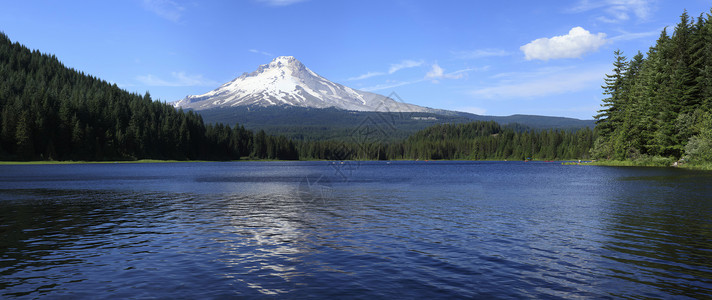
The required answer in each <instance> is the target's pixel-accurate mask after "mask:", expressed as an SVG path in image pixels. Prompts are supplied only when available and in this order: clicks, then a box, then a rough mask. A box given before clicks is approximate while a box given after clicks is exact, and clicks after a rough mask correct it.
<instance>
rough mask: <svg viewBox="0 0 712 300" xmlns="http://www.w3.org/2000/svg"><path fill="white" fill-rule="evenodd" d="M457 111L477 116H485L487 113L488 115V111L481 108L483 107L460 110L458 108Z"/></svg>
mask: <svg viewBox="0 0 712 300" xmlns="http://www.w3.org/2000/svg"><path fill="white" fill-rule="evenodd" d="M455 110H457V111H464V112H468V113H471V114H476V115H484V114H485V113H487V110H486V109H484V108H481V107H475V106H466V107H460V108H456V109H455Z"/></svg>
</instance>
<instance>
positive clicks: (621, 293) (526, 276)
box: [0, 162, 712, 299]
mask: <svg viewBox="0 0 712 300" xmlns="http://www.w3.org/2000/svg"><path fill="white" fill-rule="evenodd" d="M16 296H19V297H25V298H44V297H49V298H63V297H66V298H146V297H156V298H192V299H206V298H231V297H271V296H273V297H277V298H284V297H288V298H303V297H320V298H334V299H338V298H348V297H359V298H373V297H375V298H399V297H400V298H433V297H439V298H443V297H459V298H462V297H476V298H577V297H583V298H609V297H610V298H619V297H622V298H648V297H650V298H688V297H689V298H710V297H712V174H710V173H701V172H692V171H686V170H678V169H656V168H610V167H594V166H562V165H561V164H558V163H523V162H391V163H387V162H344V163H343V164H342V163H340V162H336V163H332V162H235V163H229V162H225V163H172V164H91V165H30V166H0V298H10V297H16Z"/></svg>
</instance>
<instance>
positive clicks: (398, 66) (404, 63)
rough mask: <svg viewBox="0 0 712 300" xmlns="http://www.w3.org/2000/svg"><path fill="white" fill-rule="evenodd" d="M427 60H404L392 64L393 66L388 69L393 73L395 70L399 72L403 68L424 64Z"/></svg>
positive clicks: (389, 72)
mask: <svg viewBox="0 0 712 300" xmlns="http://www.w3.org/2000/svg"><path fill="white" fill-rule="evenodd" d="M424 63H425V62H424V61H422V60H419V61H415V60H404V61H402V62H400V63H397V64H392V65H391V67H390V68H389V69H388V74H393V73H395V72H398V71H399V70H402V69H408V68H415V67H420V66H422V65H423V64H424Z"/></svg>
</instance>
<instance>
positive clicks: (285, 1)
mask: <svg viewBox="0 0 712 300" xmlns="http://www.w3.org/2000/svg"><path fill="white" fill-rule="evenodd" d="M304 1H306V0H257V2H261V3H265V4H267V5H269V6H287V5H292V4H296V3H299V2H304Z"/></svg>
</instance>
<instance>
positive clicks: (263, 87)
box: [173, 56, 432, 111]
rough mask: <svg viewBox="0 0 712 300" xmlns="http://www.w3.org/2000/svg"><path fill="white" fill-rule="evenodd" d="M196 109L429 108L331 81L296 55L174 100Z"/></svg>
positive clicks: (377, 109)
mask: <svg viewBox="0 0 712 300" xmlns="http://www.w3.org/2000/svg"><path fill="white" fill-rule="evenodd" d="M173 105H174V106H175V107H183V108H190V109H195V110H202V109H209V108H216V107H233V106H298V107H311V108H327V107H335V108H339V109H345V110H357V111H379V110H381V111H430V110H432V109H429V108H425V107H420V106H416V105H411V104H405V103H399V102H396V101H395V100H393V99H391V98H388V97H384V96H381V95H378V94H373V93H369V92H363V91H357V90H354V89H352V88H349V87H346V86H343V85H340V84H338V83H334V82H331V81H329V80H327V79H326V78H324V77H321V76H319V75H318V74H316V73H314V72H313V71H312V70H309V68H307V67H306V66H304V64H302V63H301V62H300V61H299V60H297V59H296V58H295V57H294V56H279V57H276V58H275V59H273V60H272V61H271V62H270V63H269V64H264V65H261V66H259V67H258V68H257V70H255V71H254V72H252V73H249V74H247V73H245V74H243V75H242V76H240V77H238V78H235V79H233V80H232V81H230V82H228V83H225V84H223V85H222V86H220V87H218V88H217V89H215V90H212V91H210V92H207V93H205V94H203V95H197V96H188V97H186V98H184V99H183V100H180V101H177V102H174V103H173Z"/></svg>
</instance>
